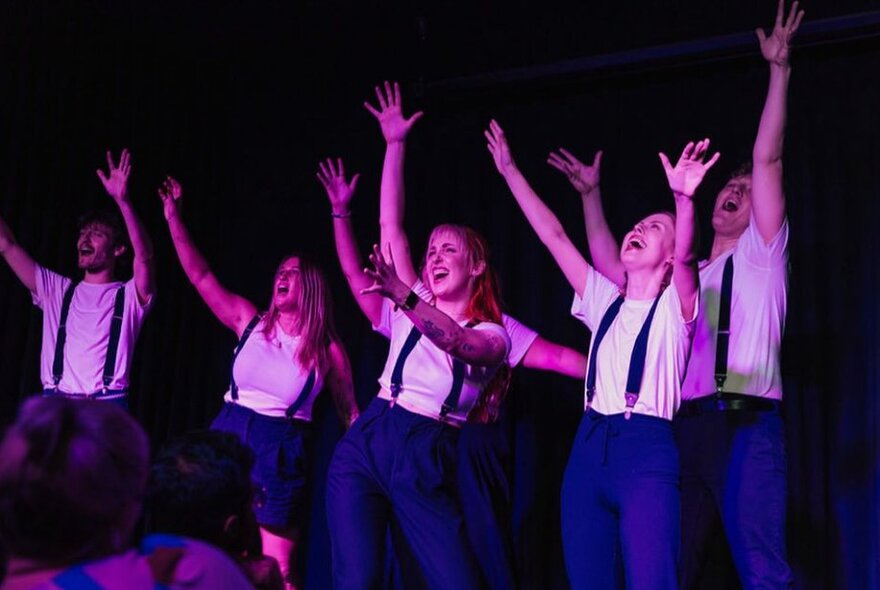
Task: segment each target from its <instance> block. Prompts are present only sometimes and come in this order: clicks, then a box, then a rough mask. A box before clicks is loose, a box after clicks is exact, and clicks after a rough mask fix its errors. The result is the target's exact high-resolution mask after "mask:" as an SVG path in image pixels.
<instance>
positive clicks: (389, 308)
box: [373, 279, 433, 338]
mask: <svg viewBox="0 0 880 590" xmlns="http://www.w3.org/2000/svg"><path fill="white" fill-rule="evenodd" d="M411 289H412V290H413V291H414V292H415V294H416V295H418V296H419V298H420V299H421V300H422V301H425V302H430V301H431V298H432V297H433V294H432V293H431V290H430V289H428V287H427V286H426V285H425V284H424V283H422V281H421V280H418V279H417V280H416V282H415V283H414V284H413V286H412V287H411ZM399 313H403V312H402V311H400V310H399V309H398V310H395V309H394V304H393V303H391V300H390V299H388V298H387V297H383V298H382V311H381V313H380V314H379V323H378V324H373V330H374V331H375V332H378V333H379V334H381V335H382V336H384V337H385V338H391V326H392V324H394V315H395V314H399Z"/></svg>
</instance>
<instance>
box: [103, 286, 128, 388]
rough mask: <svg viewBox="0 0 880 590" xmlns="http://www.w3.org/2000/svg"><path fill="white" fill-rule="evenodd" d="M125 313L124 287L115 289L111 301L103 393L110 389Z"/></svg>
mask: <svg viewBox="0 0 880 590" xmlns="http://www.w3.org/2000/svg"><path fill="white" fill-rule="evenodd" d="M124 311H125V287H124V286H122V287H119V288H118V289H116V299H115V300H114V301H113V319H112V320H111V321H110V341H109V342H108V343H107V358H105V359H104V375H103V377H102V379H101V380H102V381H103V383H104V392H105V393H106V391H107V390H108V389H109V388H110V384H111V383H112V382H113V375H114V374H115V373H116V353H117V351H118V350H119V338H120V336H121V335H122V314H123V312H124Z"/></svg>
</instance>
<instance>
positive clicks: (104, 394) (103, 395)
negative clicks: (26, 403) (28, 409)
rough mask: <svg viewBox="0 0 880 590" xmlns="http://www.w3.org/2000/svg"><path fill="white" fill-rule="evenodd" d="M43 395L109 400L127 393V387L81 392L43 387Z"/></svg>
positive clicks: (124, 395)
mask: <svg viewBox="0 0 880 590" xmlns="http://www.w3.org/2000/svg"><path fill="white" fill-rule="evenodd" d="M43 395H45V396H52V395H58V396H61V397H66V398H70V399H101V400H111V399H120V398H123V397H126V396H127V395H128V390H127V389H102V390H101V391H95V392H93V393H81V392H71V391H61V390H59V389H52V388H49V389H44V390H43Z"/></svg>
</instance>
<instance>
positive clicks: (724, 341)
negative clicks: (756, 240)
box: [715, 254, 733, 392]
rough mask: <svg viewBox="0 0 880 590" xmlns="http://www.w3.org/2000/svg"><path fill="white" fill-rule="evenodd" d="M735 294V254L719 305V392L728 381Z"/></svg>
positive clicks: (723, 280) (723, 279) (726, 268)
mask: <svg viewBox="0 0 880 590" xmlns="http://www.w3.org/2000/svg"><path fill="white" fill-rule="evenodd" d="M732 293H733V254H731V255H730V256H728V258H727V261H726V262H725V263H724V274H723V275H722V277H721V301H720V303H719V305H718V336H717V338H716V340H715V386H716V389H717V391H718V392H721V391H722V390H723V389H724V382H725V381H727V355H728V349H729V346H728V345H729V344H730V300H731V298H732Z"/></svg>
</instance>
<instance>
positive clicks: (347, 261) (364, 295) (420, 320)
mask: <svg viewBox="0 0 880 590" xmlns="http://www.w3.org/2000/svg"><path fill="white" fill-rule="evenodd" d="M376 95H377V98H378V101H379V109H376V108H374V107H373V106H372V105H367V108H368V109H369V110H370V112H371V113H373V115H374V116H376V118H377V119H378V120H379V123H380V126H381V128H382V134H383V136H384V138H385V141H386V152H385V164H384V168H383V172H382V185H381V197H380V228H381V243H382V246H383V248H384V249H385V252H384V253H383V251H381V250H380V248H379V247H378V246H375V247H374V248H373V252H372V254H371V255H370V262H371V263H372V265H373V269H367V270H365V271H364V272H363V273H362V272H360V269H359V268H357V266H358V259H357V258H356V256H357V254H356V246H355V244H354V243H353V242H354V240H353V238H352V239H350V240H349V241H347V242H345V243H343V244H342V247H341V248H340V249H339V252H340V257H341V262H342V267H343V270H344V272H345V274H346V278H347V279H348V282H349V285H350V287H351V290H352V293H353V294H354V296H355V299H356V300H357V302H358V305H359V306H360V308H361V310H362V311H363V312H364V315H366V317H367V318H368V319H369V320H370V322H372V323H373V325H374V326H376V328H377V329H378V330H380V331H388V332H390V334H391V346H390V351H389V355H388V361H387V363H386V365H385V370H384V371H383V373H382V376H381V377H380V379H379V385H380V391H379V394H378V396H377V397H376V399H374V400H373V402H372V403H371V404H370V406H369V407H368V408H367V410H366V411H365V412H364V414H363V416H362V417H361V419H360V420H359V421H358V423H357V424H355V426H354V427H353V428H352V429H351V430H350V431H349V432H348V433H347V434H346V435H345V436H344V437H343V439H342V440H341V441H340V442H339V444H338V445H337V447H336V452H335V454H334V456H333V460H332V462H331V464H330V471H329V475H328V481H327V516H328V521H329V525H330V535H331V546H332V554H333V572H334V586H335V587H336V588H337V589H343V588H376V587H378V586H379V584H381V581H382V574H383V566H384V560H383V553H384V548H385V535H386V530H387V529H388V527H389V525H390V526H391V527H392V532H393V536H394V542H395V545H396V546H400V543H401V542H403V543H406V545H407V546H408V548H409V550H410V551H412V554H413V556H414V558H415V560H416V562H417V566H418V570H419V572H420V574H421V577H422V582H423V583H425V584H426V585H428V586H429V587H431V588H456V589H459V588H461V589H468V588H477V587H479V573H478V570H477V566H476V564H475V562H474V559H473V555H472V552H471V551H470V550H469V548H468V546H467V538H466V536H465V530H464V526H463V525H464V523H463V520H462V517H461V511H460V508H459V505H458V501H457V499H456V497H455V496H456V495H455V488H454V471H455V462H456V455H455V452H456V451H455V447H456V439H457V438H458V434H459V430H460V428H461V426H462V425H463V424H464V423H465V422H466V421H467V420H468V418H469V417H471V418H473V417H474V416H486V415H488V414H490V413H491V412H492V411H493V408H494V407H497V404H498V403H500V400H501V399H502V398H503V394H504V390H505V389H506V379H505V378H504V377H505V373H506V371H504V370H501V371H499V367H503V366H504V364H505V359H506V358H507V356H508V353H509V350H510V340H509V338H508V336H507V333H506V332H505V330H504V328H503V327H502V325H501V324H502V319H501V310H500V302H499V299H500V298H499V293H498V284H497V281H496V279H495V275H494V272H493V270H492V268H491V267H490V266H489V261H488V248H487V245H486V242H485V240H484V239H483V238H482V236H480V235H479V234H477V233H476V232H474V231H473V230H470V229H468V228H464V227H461V226H455V225H441V226H438V227H436V228H435V229H434V230H433V232H432V233H431V237H430V240H429V243H428V252H427V255H426V257H425V260H426V268H425V273H424V276H425V279H426V281H427V282H426V283H424V282H422V281H421V280H419V275H418V274H417V272H416V269H415V266H414V265H413V262H412V259H411V257H410V253H409V242H408V240H407V236H406V234H405V232H404V230H403V224H402V221H403V206H404V192H403V191H404V186H403V164H404V154H405V149H406V143H405V142H406V137H407V134H408V133H409V131H410V129H411V128H412V125H413V124H414V123H415V121H416V120H417V119H418V118H419V117H420V116H421V113H416V114H415V115H413V116H412V117H410V118H409V119H406V118H404V116H403V113H402V105H401V98H400V89H399V87H398V86H397V84H395V85H394V86H393V88H392V85H391V84H388V83H385V85H384V88H378V87H377V88H376ZM325 176H326V175H325ZM348 215H349V211H348V210H345V209H334V212H333V218H334V224H335V225H340V224H344V225H348V226H349V227H348V228H347V230H346V231H347V236H349V237H351V236H353V232H352V229H351V227H350V223H351V220H350V218H349V217H348ZM337 233H338V231H337ZM376 295H381V297H377V296H376Z"/></svg>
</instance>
